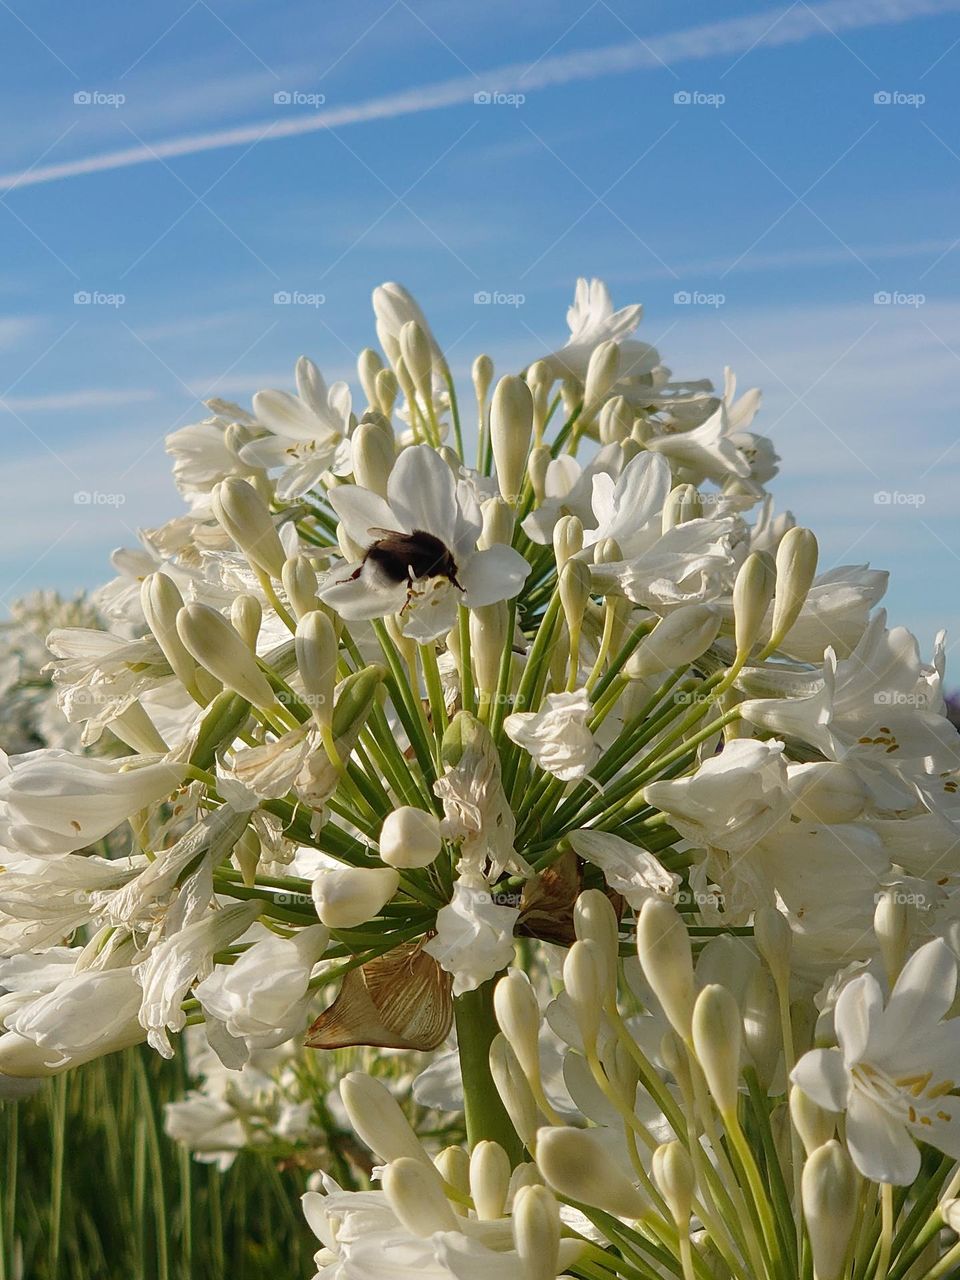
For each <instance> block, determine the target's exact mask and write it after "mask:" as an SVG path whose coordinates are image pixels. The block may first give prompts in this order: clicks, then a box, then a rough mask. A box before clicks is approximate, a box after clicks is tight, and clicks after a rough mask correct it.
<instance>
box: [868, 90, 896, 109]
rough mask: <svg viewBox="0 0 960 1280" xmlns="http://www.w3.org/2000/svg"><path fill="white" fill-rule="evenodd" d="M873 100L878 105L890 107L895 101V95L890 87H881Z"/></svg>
mask: <svg viewBox="0 0 960 1280" xmlns="http://www.w3.org/2000/svg"><path fill="white" fill-rule="evenodd" d="M873 101H874V103H875V104H876V106H878V107H889V105H890V103H891V102H892V101H893V95H892V94H891V93H890V91H889V90H888V89H881V90H879V92H877V93H875V94H874V95H873Z"/></svg>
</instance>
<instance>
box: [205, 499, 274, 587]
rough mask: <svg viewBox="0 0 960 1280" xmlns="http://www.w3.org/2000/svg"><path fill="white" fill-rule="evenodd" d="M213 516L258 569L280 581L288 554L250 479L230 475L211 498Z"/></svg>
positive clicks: (268, 512) (267, 510)
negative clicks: (249, 481)
mask: <svg viewBox="0 0 960 1280" xmlns="http://www.w3.org/2000/svg"><path fill="white" fill-rule="evenodd" d="M210 505H211V507H212V508H213V514H214V515H215V516H216V518H217V520H218V521H219V522H220V524H221V525H222V527H223V529H224V532H225V533H226V534H227V535H228V536H229V537H230V538H232V539H233V541H234V542H235V543H236V545H237V546H238V547H239V548H240V550H241V551H242V552H243V554H244V555H245V556H246V557H247V559H248V560H249V561H250V564H251V565H252V566H253V568H254V569H259V570H260V572H261V573H265V574H267V575H268V576H269V577H271V578H279V577H280V574H281V572H282V570H283V562H284V560H285V559H286V552H285V551H284V549H283V544H282V543H281V541H280V535H279V534H278V533H277V530H276V527H275V526H274V523H273V520H272V518H271V516H270V511H269V509H268V508H267V504H266V503H265V502H264V500H263V499H262V498H261V497H260V495H259V494H258V493H257V491H256V490H255V489H254V487H253V486H252V485H251V484H248V483H247V481H246V480H241V479H239V477H237V476H230V477H229V478H228V479H226V480H222V481H221V482H220V484H218V485H215V486H214V488H213V491H212V493H211V495H210Z"/></svg>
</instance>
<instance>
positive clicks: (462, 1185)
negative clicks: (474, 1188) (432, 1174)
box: [433, 1147, 470, 1215]
mask: <svg viewBox="0 0 960 1280" xmlns="http://www.w3.org/2000/svg"><path fill="white" fill-rule="evenodd" d="M433 1163H434V1166H435V1168H436V1170H437V1172H438V1173H439V1174H440V1177H441V1178H442V1179H443V1180H444V1182H445V1183H446V1184H447V1186H449V1187H452V1188H453V1190H454V1191H456V1192H457V1193H458V1195H461V1196H463V1197H464V1198H466V1197H467V1196H469V1194H470V1157H469V1156H468V1155H467V1153H466V1151H464V1149H463V1147H444V1148H443V1150H442V1151H439V1152H438V1153H437V1155H436V1156H434V1160H433ZM454 1212H459V1213H461V1214H464V1215H465V1214H466V1209H465V1208H460V1207H459V1206H458V1205H454Z"/></svg>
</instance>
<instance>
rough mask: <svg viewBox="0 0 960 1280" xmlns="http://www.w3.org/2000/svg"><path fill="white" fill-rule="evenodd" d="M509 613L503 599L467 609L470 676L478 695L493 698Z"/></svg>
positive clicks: (504, 643)
mask: <svg viewBox="0 0 960 1280" xmlns="http://www.w3.org/2000/svg"><path fill="white" fill-rule="evenodd" d="M509 620H510V610H509V608H508V606H507V602H506V600H498V601H497V603H496V604H486V605H480V606H479V608H476V609H471V610H470V653H471V656H472V658H473V675H474V679H475V680H476V682H477V685H478V687H479V689H480V691H481V693H484V694H486V695H487V696H488V697H492V696H493V694H495V693H496V691H497V685H498V684H499V681H500V663H501V661H502V659H503V651H504V649H505V647H506V645H507V640H508V637H507V625H508V623H509Z"/></svg>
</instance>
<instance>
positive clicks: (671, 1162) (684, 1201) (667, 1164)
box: [652, 1142, 696, 1231]
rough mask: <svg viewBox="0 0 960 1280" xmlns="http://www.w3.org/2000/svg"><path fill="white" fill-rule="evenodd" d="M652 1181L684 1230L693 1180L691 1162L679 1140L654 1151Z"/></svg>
mask: <svg viewBox="0 0 960 1280" xmlns="http://www.w3.org/2000/svg"><path fill="white" fill-rule="evenodd" d="M652 1172H653V1180H654V1182H655V1183H656V1184H657V1186H658V1187H659V1188H660V1194H661V1195H662V1196H663V1198H664V1200H666V1202H667V1208H668V1209H669V1210H670V1212H671V1213H672V1214H673V1220H674V1222H675V1223H676V1224H677V1227H678V1229H679V1230H681V1231H686V1230H687V1225H688V1223H689V1222H690V1211H691V1209H692V1208H693V1193H694V1189H695V1186H696V1180H695V1178H694V1174H693V1165H692V1163H691V1161H690V1157H689V1156H688V1155H687V1153H686V1151H685V1150H684V1148H683V1146H682V1145H681V1144H680V1143H679V1142H665V1143H663V1145H662V1146H659V1147H657V1149H656V1151H654V1153H653V1165H652Z"/></svg>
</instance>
